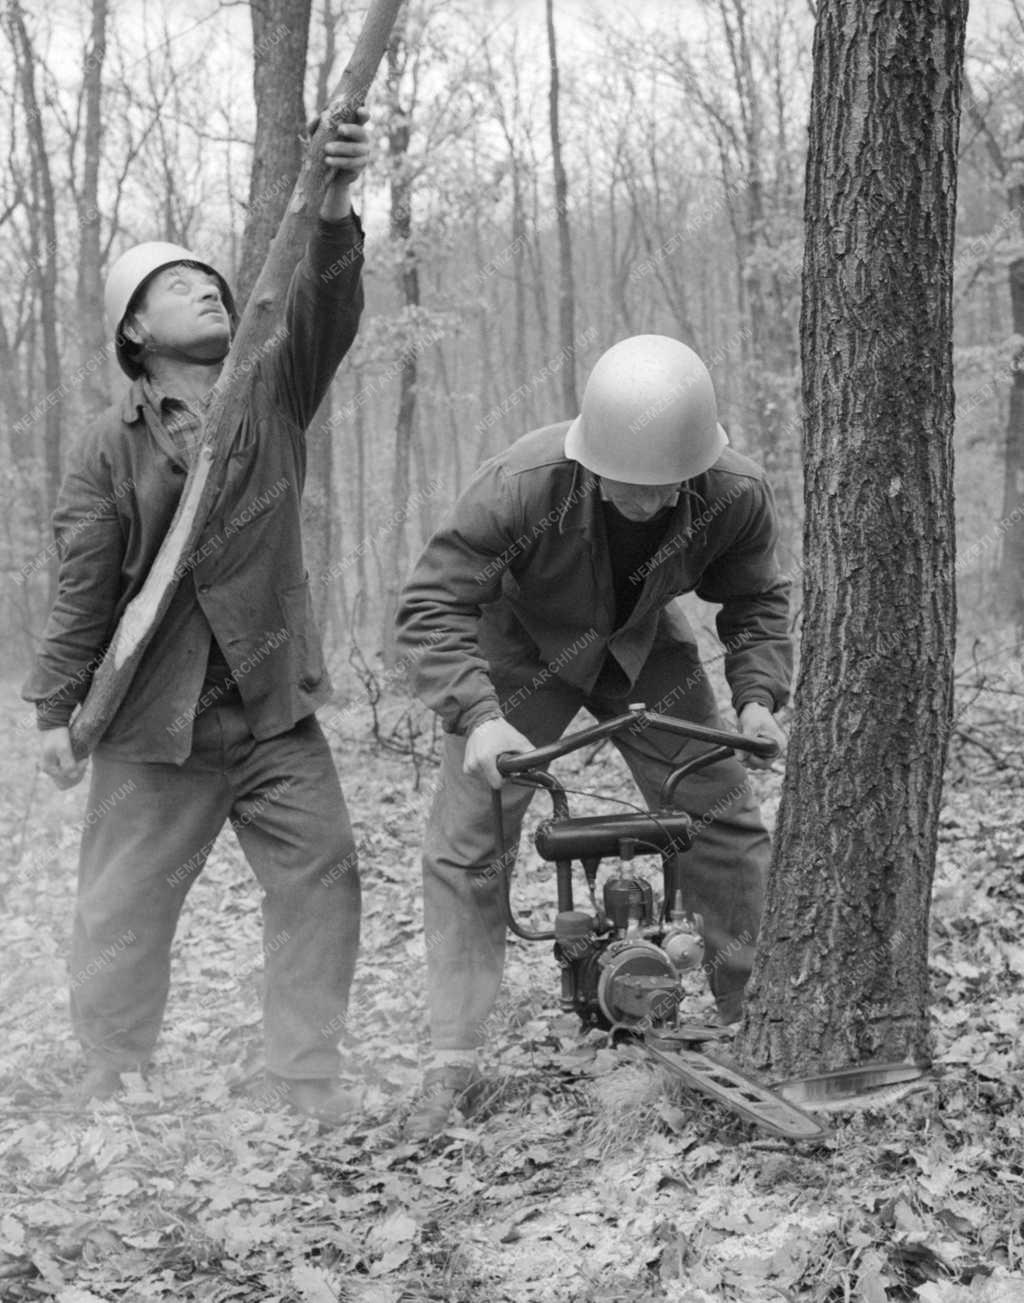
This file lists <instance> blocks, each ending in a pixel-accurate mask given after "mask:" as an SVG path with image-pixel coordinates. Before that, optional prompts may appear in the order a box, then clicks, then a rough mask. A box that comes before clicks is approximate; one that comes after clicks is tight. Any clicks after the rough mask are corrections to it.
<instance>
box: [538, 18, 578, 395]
mask: <svg viewBox="0 0 1024 1303" xmlns="http://www.w3.org/2000/svg"><path fill="white" fill-rule="evenodd" d="M545 12H546V15H547V29H548V58H549V60H550V78H551V81H550V91H549V96H548V104H549V123H550V126H551V162H552V166H553V167H554V170H555V216H556V219H557V222H558V326H559V336H560V338H561V345H562V351H563V354H564V359H565V360H564V362H563V364H562V367H561V368H560V371H561V376H562V407H563V411H562V415H563V416H575V414H576V413H577V412H578V411H579V399H578V398H577V396H576V346H575V342H574V341H575V339H576V287H575V284H574V281H573V271H572V232H571V230H570V227H569V182H568V180H567V179H566V175H565V165H564V164H563V162H562V135H561V131H560V130H559V122H558V98H559V75H558V50H557V46H556V42H555V9H554V0H545Z"/></svg>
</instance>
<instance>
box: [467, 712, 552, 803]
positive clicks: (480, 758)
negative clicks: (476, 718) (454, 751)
mask: <svg viewBox="0 0 1024 1303" xmlns="http://www.w3.org/2000/svg"><path fill="white" fill-rule="evenodd" d="M533 749H534V748H533V743H532V742H531V741H530V739H529V738H528V737H526V736H525V735H524V734H522V733H520V731H519V730H518V729H517V728H513V727H512V725H511V724H510V723H509V722H508V720H505V719H485V720H483V721H481V723H479V724H477V726H476V728H474V729H473V730H472V731H471V733H470V734H469V737H468V738H467V739H466V758H465V760H464V761H463V763H462V770H463V773H466V774H473V775H474V776H475V777H477V778H482V779H483V780H484V782H485V783H487V784H488V785H489V786H490V787H494V788H498V787H500V786H501V785H502V783H503V782H504V779H503V778H502V776H501V774H499V773H498V767H497V765H496V764H495V761H496V760H497V758H498V756H500V755H502V754H503V753H504V752H505V751H515V752H517V753H522V752H523V751H532V750H533Z"/></svg>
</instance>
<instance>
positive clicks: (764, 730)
mask: <svg viewBox="0 0 1024 1303" xmlns="http://www.w3.org/2000/svg"><path fill="white" fill-rule="evenodd" d="M739 725H740V732H741V733H742V734H743V735H744V737H763V738H766V739H767V740H768V741H770V742H775V743H776V744H777V745H778V748H779V755H785V754H786V742H787V741H788V739H787V737H786V735H785V733H784V732H783V731H782V728H781V727H780V725H779V723H778V721H777V720H776V718H775V716H774V715H773V714H772V712H771V711H770V710H769V709H768V707H767V706H763V705H762V704H761V703H760V702H759V701H749V702H747V704H746V705H745V706H744V707H743V709H742V710H741V711H740V713H739ZM737 755H738V756H739V758H740V760H742V761H743V763H744V764H745V765H746V766H747V768H748V769H770V768H771V766H772V761H771V760H763V759H761V758H760V757H759V756H752V755H750V753H749V752H737Z"/></svg>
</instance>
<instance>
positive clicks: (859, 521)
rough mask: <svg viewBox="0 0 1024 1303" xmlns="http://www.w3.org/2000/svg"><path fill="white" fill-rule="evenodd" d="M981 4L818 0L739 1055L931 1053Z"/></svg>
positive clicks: (767, 1063)
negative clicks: (779, 685) (790, 511)
mask: <svg viewBox="0 0 1024 1303" xmlns="http://www.w3.org/2000/svg"><path fill="white" fill-rule="evenodd" d="M966 14H967V2H966V0H918V3H916V4H915V5H913V6H911V5H902V6H900V7H899V9H898V13H897V11H896V10H894V8H893V6H892V5H890V4H889V3H888V0H820V3H819V6H818V19H817V26H816V29H815V38H814V81H813V87H812V96H811V122H810V142H809V154H808V162H807V192H806V199H805V225H806V244H805V252H804V280H803V296H804V298H803V311H802V320H801V344H802V360H803V398H804V409H805V425H804V462H805V468H806V489H805V506H806V520H805V529H804V557H805V571H804V612H805V613H804V628H803V655H802V664H801V668H800V675H799V680H798V684H797V692H796V715H795V721H794V727H793V731H792V738H791V742H790V750H789V762H788V766H787V771H786V778H785V784H784V788H783V798H782V806H781V809H780V813H779V824H778V830H777V835H776V843H775V854H774V860H773V864H772V870H771V874H770V877H769V882H768V891H767V901H766V910H765V919H764V925H763V931H762V934H761V939H760V942H759V946H758V952H757V960H756V964H755V971H754V974H753V978H752V981H751V986H750V990H749V996H748V1001H747V1006H746V1016H745V1019H744V1022H743V1025H742V1028H741V1033H740V1038H739V1041H738V1043H737V1048H738V1050H739V1052H740V1053H741V1055H743V1056H744V1057H745V1058H746V1060H747V1062H748V1063H750V1064H752V1065H754V1066H756V1067H758V1068H762V1069H770V1070H771V1071H772V1073H773V1075H776V1076H785V1075H789V1074H791V1073H801V1072H806V1071H812V1070H817V1069H822V1070H823V1069H830V1068H835V1067H839V1066H844V1065H846V1064H850V1063H858V1062H863V1061H866V1060H870V1059H886V1060H893V1059H904V1058H914V1057H924V1056H926V1055H927V1053H928V969H927V938H928V914H929V899H930V893H931V883H932V876H933V872H934V865H935V850H936V828H937V822H938V811H939V804H940V796H941V783H942V771H943V764H944V759H945V755H946V748H947V743H948V739H949V732H950V720H951V711H952V662H953V641H954V634H955V593H954V583H953V578H954V576H953V570H954V565H953V562H954V518H953V479H952V475H953V466H952V433H953V387H952V376H953V366H952V320H951V316H952V254H953V235H954V216H955V207H956V158H957V138H958V132H959V106H960V93H961V79H962V71H963V43H964V26H965V22H966Z"/></svg>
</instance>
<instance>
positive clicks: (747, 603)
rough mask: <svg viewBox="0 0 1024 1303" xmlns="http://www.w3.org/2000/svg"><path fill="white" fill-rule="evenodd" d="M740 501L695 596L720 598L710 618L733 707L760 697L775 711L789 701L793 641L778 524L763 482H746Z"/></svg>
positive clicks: (767, 490) (737, 708)
mask: <svg viewBox="0 0 1024 1303" xmlns="http://www.w3.org/2000/svg"><path fill="white" fill-rule="evenodd" d="M743 505H744V508H745V511H744V514H743V517H742V519H741V521H740V524H739V527H738V528H737V530H736V533H735V534H734V536H733V537H732V539H731V540H730V542H729V544H728V545H727V546H726V548H725V549H724V550H723V551H722V552H720V553H719V555H718V556H717V557H716V558H715V559H714V561H713V562H712V564H711V565H710V566H708V568H707V569H706V570H705V571H704V574H703V575H702V576H701V580H700V583H699V584H698V585H697V596H698V597H701V598H703V599H704V601H707V602H720V603H721V608H722V609H721V610H720V611H719V612H718V615H717V617H716V621H715V623H716V626H717V629H718V636H719V638H720V639H721V640H722V644H723V646H724V647H725V675H726V678H727V679H728V681H729V686H730V688H731V689H732V704H733V707H734V708H735V709H736V710H737V711H739V710H742V708H743V707H744V706H746V705H748V704H749V703H750V702H752V701H759V702H761V703H763V704H764V705H766V706H768V707H769V709H771V710H778V709H780V707H782V706H784V705H785V704H786V702H787V701H788V700H789V687H790V682H791V679H792V675H793V644H792V640H791V639H790V636H789V583H788V582H787V581H786V580H785V579H783V577H782V575H781V574H780V573H779V568H778V564H777V562H776V559H775V544H776V541H777V538H778V525H777V523H776V516H775V502H774V499H773V497H772V491H771V489H770V487H769V486H768V484H767V483H766V482H765V481H763V480H753V481H751V493H750V494H749V495H747V496H746V500H745V502H744V504H743Z"/></svg>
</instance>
